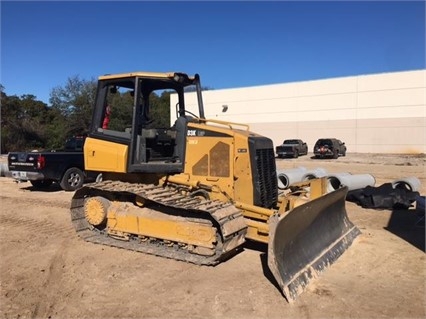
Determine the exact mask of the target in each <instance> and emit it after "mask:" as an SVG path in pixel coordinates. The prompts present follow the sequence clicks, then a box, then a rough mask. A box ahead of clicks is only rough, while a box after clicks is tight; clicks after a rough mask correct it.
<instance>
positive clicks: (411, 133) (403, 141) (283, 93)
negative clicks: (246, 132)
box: [171, 70, 426, 153]
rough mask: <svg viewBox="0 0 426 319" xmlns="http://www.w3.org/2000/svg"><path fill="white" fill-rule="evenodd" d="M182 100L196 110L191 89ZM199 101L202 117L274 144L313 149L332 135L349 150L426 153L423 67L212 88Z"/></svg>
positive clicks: (425, 95) (424, 74)
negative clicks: (295, 141) (291, 141)
mask: <svg viewBox="0 0 426 319" xmlns="http://www.w3.org/2000/svg"><path fill="white" fill-rule="evenodd" d="M185 99H186V105H187V108H188V109H189V110H191V111H192V112H196V110H197V108H196V96H195V93H187V94H186V95H185ZM203 101H204V109H205V115H206V118H211V119H218V120H224V121H230V122H238V123H244V124H249V125H250V130H252V131H254V132H256V133H259V134H262V135H265V136H268V137H269V138H271V139H272V140H273V142H274V145H279V144H281V143H282V141H283V140H284V139H287V138H301V139H303V140H305V141H306V142H307V143H308V146H309V150H310V151H312V148H313V145H314V143H315V141H316V140H317V139H318V138H322V137H336V138H339V139H341V140H342V141H344V142H345V143H346V145H347V147H348V152H359V153H426V70H417V71H406V72H394V73H383V74H373V75H360V76H351V77H343V78H333V79H324V80H315V81H306V82H293V83H283V84H274V85H264V86H255V87H245V88H235V89H224V90H212V91H205V92H203ZM176 102H177V96H176V95H172V96H171V105H173V106H174V105H175V104H176ZM223 105H227V106H228V109H227V111H226V112H222V110H223V107H222V106H223ZM172 109H173V110H174V107H173V108H172ZM172 114H174V112H172ZM196 114H197V113H196ZM174 120H175V118H172V121H174Z"/></svg>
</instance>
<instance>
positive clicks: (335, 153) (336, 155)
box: [333, 150, 339, 159]
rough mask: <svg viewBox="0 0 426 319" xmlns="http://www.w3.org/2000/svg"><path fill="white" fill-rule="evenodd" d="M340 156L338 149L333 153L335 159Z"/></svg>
mask: <svg viewBox="0 0 426 319" xmlns="http://www.w3.org/2000/svg"><path fill="white" fill-rule="evenodd" d="M338 157H339V151H338V150H335V151H334V154H333V158H334V159H336V158H338Z"/></svg>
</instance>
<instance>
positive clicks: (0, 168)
mask: <svg viewBox="0 0 426 319" xmlns="http://www.w3.org/2000/svg"><path fill="white" fill-rule="evenodd" d="M8 171H9V167H8V166H7V163H0V176H2V177H4V176H6V175H5V173H6V172H8Z"/></svg>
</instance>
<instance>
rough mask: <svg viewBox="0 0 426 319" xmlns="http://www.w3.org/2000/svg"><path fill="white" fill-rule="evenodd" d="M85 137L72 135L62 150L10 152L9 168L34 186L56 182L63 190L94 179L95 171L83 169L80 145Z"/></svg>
mask: <svg viewBox="0 0 426 319" xmlns="http://www.w3.org/2000/svg"><path fill="white" fill-rule="evenodd" d="M84 141H85V137H83V136H75V137H72V138H70V139H69V140H67V141H66V143H65V147H64V148H63V149H61V150H48V151H41V152H39V151H31V152H10V153H9V154H8V172H6V173H5V176H6V177H11V178H13V179H15V180H16V181H17V182H27V181H30V183H31V184H32V185H33V187H34V188H36V189H42V188H47V187H49V186H50V185H51V184H52V183H53V182H56V183H58V184H59V185H60V186H61V188H62V189H63V190H66V191H74V190H76V189H78V188H80V187H81V186H82V185H83V183H84V182H86V181H95V180H96V178H98V175H99V173H98V172H88V171H85V170H84V155H83V145H84Z"/></svg>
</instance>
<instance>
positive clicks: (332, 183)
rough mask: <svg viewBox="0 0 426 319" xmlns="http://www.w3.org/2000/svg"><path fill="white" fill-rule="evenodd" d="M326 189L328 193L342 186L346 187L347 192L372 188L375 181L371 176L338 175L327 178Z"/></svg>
mask: <svg viewBox="0 0 426 319" xmlns="http://www.w3.org/2000/svg"><path fill="white" fill-rule="evenodd" d="M327 179H328V182H329V183H328V188H329V190H330V191H333V190H336V189H339V188H340V187H342V186H347V187H348V190H350V191H351V190H354V189H360V188H364V187H367V186H374V185H375V184H376V179H375V178H374V176H373V175H371V174H354V175H352V174H349V173H340V174H334V175H330V176H328V177H327Z"/></svg>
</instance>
